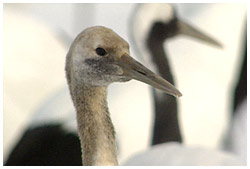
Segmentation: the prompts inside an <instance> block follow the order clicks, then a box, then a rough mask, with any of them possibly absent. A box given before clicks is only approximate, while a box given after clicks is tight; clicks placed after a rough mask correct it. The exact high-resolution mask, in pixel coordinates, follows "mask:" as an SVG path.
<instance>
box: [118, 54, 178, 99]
mask: <svg viewBox="0 0 250 169" xmlns="http://www.w3.org/2000/svg"><path fill="white" fill-rule="evenodd" d="M118 65H119V66H121V67H122V68H123V70H124V74H123V75H124V76H127V77H129V78H132V79H136V80H139V81H141V82H144V83H147V84H149V85H151V86H153V87H154V88H157V89H160V90H162V91H163V92H165V93H168V94H170V95H173V96H176V97H180V96H182V94H181V92H179V90H178V89H176V88H175V87H174V86H173V85H172V84H170V83H169V82H168V81H166V80H164V79H163V78H161V77H160V76H158V75H156V74H155V73H153V72H152V71H150V70H149V69H147V68H146V67H145V66H143V65H142V64H141V63H139V62H137V61H136V60H134V59H133V58H132V57H130V56H129V55H123V56H122V57H121V58H120V59H119V61H118Z"/></svg>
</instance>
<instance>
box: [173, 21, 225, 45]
mask: <svg viewBox="0 0 250 169" xmlns="http://www.w3.org/2000/svg"><path fill="white" fill-rule="evenodd" d="M177 24H178V28H179V30H178V31H179V34H183V35H187V36H190V37H193V38H196V39H198V40H201V41H204V42H207V43H209V44H211V45H214V46H217V47H219V48H222V45H221V44H220V43H219V42H218V41H216V40H215V39H213V38H211V37H209V36H208V35H206V34H205V33H203V32H201V31H199V30H198V29H196V28H194V27H193V26H191V25H189V24H188V23H185V22H183V21H181V20H178V21H177Z"/></svg>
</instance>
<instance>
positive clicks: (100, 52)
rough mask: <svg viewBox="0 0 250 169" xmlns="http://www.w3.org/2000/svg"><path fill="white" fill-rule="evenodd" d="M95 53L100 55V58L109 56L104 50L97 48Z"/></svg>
mask: <svg viewBox="0 0 250 169" xmlns="http://www.w3.org/2000/svg"><path fill="white" fill-rule="evenodd" d="M95 51H96V53H97V55H99V56H104V55H106V54H107V52H106V51H105V50H104V49H103V48H96V50H95Z"/></svg>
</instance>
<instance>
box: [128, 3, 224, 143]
mask: <svg viewBox="0 0 250 169" xmlns="http://www.w3.org/2000/svg"><path fill="white" fill-rule="evenodd" d="M131 23H132V29H131V30H132V31H131V36H130V37H131V38H132V42H134V44H135V50H136V51H137V52H138V55H139V56H141V58H142V59H143V60H144V62H146V64H147V66H149V67H150V68H151V69H152V70H154V71H155V72H157V73H158V74H160V75H161V76H162V77H163V78H165V79H168V81H169V82H170V83H172V84H176V82H175V80H174V75H173V72H172V69H171V64H170V63H169V59H168V54H167V52H165V50H164V43H165V42H166V41H168V40H170V39H171V38H173V37H176V36H177V35H186V36H189V37H191V38H195V39H198V40H200V41H201V42H205V43H207V44H210V45H213V46H216V47H222V45H221V44H220V43H219V42H217V41H216V40H215V39H213V38H211V37H210V36H208V35H206V34H205V33H203V32H201V31H200V30H198V29H197V28H195V27H193V26H191V25H190V24H188V23H185V22H183V21H182V20H181V19H180V18H179V17H178V14H177V11H176V9H175V7H174V6H173V5H172V4H167V3H165V4H158V3H156V4H140V5H138V6H137V8H135V10H134V12H133V13H132V17H131ZM152 90H153V96H154V109H155V112H154V117H155V120H154V129H153V138H152V145H156V144H160V143H164V142H169V141H177V142H182V136H181V132H180V127H179V122H178V106H177V100H176V98H175V97H173V96H170V95H167V94H164V93H163V92H161V91H158V90H155V89H152Z"/></svg>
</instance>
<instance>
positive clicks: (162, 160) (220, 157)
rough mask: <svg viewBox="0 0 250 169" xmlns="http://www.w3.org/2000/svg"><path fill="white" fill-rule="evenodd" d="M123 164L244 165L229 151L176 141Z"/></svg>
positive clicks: (153, 148)
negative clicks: (186, 144) (187, 144)
mask: <svg viewBox="0 0 250 169" xmlns="http://www.w3.org/2000/svg"><path fill="white" fill-rule="evenodd" d="M123 165H129V166H130V165H133V166H137V165H142V166H218V165H224V166H232V165H245V164H244V162H243V161H242V160H241V159H240V158H239V157H237V156H236V155H233V154H231V153H227V152H223V151H218V150H213V149H209V148H202V147H198V146H185V145H183V144H180V143H176V142H168V143H163V144H159V145H155V146H153V147H152V148H150V149H148V150H146V151H144V152H141V153H137V154H136V155H133V156H132V157H130V158H129V159H128V160H127V161H126V162H125V163H123Z"/></svg>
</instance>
